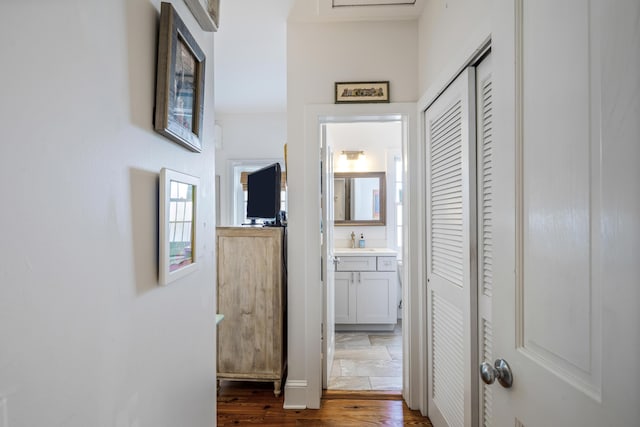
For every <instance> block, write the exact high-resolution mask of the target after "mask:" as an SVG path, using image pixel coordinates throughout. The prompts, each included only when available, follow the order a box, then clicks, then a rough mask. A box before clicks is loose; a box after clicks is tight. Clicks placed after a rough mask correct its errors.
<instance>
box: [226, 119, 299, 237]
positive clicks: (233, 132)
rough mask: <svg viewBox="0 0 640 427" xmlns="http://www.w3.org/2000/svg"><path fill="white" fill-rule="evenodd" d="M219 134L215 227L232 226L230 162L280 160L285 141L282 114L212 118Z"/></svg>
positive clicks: (285, 129) (285, 134)
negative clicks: (217, 196) (218, 193)
mask: <svg viewBox="0 0 640 427" xmlns="http://www.w3.org/2000/svg"><path fill="white" fill-rule="evenodd" d="M216 123H217V124H218V125H219V126H220V128H221V131H222V148H221V149H219V150H218V151H217V152H216V175H220V218H219V221H218V225H232V224H233V193H232V190H233V185H234V183H233V171H232V166H231V162H233V161H234V160H248V159H253V160H267V159H284V144H285V143H286V140H287V115H286V113H251V114H226V113H219V114H216Z"/></svg>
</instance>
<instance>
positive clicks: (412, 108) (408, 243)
mask: <svg viewBox="0 0 640 427" xmlns="http://www.w3.org/2000/svg"><path fill="white" fill-rule="evenodd" d="M416 113H417V109H416V104H415V103H389V104H358V105H336V104H319V105H309V106H307V107H306V108H305V140H306V141H309V144H310V146H313V147H315V149H312V150H306V153H307V154H306V156H308V157H307V159H306V160H307V162H306V164H318V165H319V158H318V157H319V153H320V147H321V144H322V141H321V132H320V127H321V126H322V125H323V124H326V123H343V122H354V121H381V120H391V119H393V120H400V121H402V133H403V137H402V156H403V162H404V163H405V165H406V167H405V170H404V173H403V180H404V182H405V183H406V185H407V187H406V190H405V194H406V197H405V204H404V209H403V215H404V218H403V220H404V224H406V227H405V228H404V230H403V233H404V236H403V237H404V242H405V245H404V246H403V259H404V263H405V268H404V272H403V289H402V292H403V301H405V304H404V305H403V310H404V311H403V315H402V317H403V390H402V395H403V397H404V399H405V401H406V403H407V405H408V406H409V407H410V408H412V409H418V408H420V400H421V394H422V392H421V390H424V389H425V384H423V381H422V380H423V376H422V375H419V373H420V360H422V359H424V357H425V356H426V354H424V353H423V351H422V349H423V348H426V347H424V346H422V342H421V337H422V336H424V331H423V330H422V329H423V328H424V326H423V324H421V322H420V313H421V312H422V311H424V308H425V307H424V306H422V304H421V302H422V301H423V299H422V298H421V293H422V291H421V290H420V284H421V283H422V280H419V278H420V277H423V275H422V273H421V272H420V271H421V269H422V265H421V263H420V262H419V261H420V258H419V256H418V254H420V253H422V251H421V246H422V244H421V241H420V240H421V239H415V238H413V239H412V238H411V235H412V234H413V235H414V236H420V235H421V234H420V233H419V232H418V231H419V230H415V227H416V226H417V225H418V223H419V222H418V220H419V215H421V214H422V211H421V210H420V209H412V208H411V202H412V201H417V202H419V201H420V200H421V199H420V196H419V195H420V192H419V191H421V190H422V180H421V179H420V177H418V176H417V175H416V173H417V172H418V170H419V169H418V166H419V165H418V162H417V159H418V158H419V156H418V153H417V152H416V149H417V148H418V145H419V144H417V141H418V139H417V114H416ZM310 176H311V175H310ZM313 176H316V177H317V178H316V179H317V180H318V185H317V191H318V193H317V195H316V199H317V200H319V199H320V196H321V195H320V185H319V180H320V174H319V170H318V173H317V174H315V175H313ZM418 187H419V188H418ZM416 204H417V205H420V203H416ZM318 216H319V217H320V216H321V212H318ZM318 219H320V218H318ZM313 227H314V228H315V230H314V234H315V235H317V236H319V235H320V221H319V220H318V221H317V222H315V223H314V225H313ZM412 227H413V228H412ZM409 229H411V230H412V233H409ZM307 251H308V258H307V260H308V262H312V263H316V262H318V261H317V260H319V259H320V255H321V254H320V247H319V246H317V247H316V245H310V246H309V247H308V249H307ZM316 271H317V270H315V269H313V268H312V269H309V270H308V273H309V274H310V275H311V277H308V279H309V280H308V283H319V282H320V276H319V275H318V274H317V273H316ZM405 284H406V286H405ZM308 291H309V296H308V301H322V300H323V294H324V288H323V287H322V286H312V287H309V288H308ZM322 311H323V310H322V307H311V306H309V307H308V311H307V318H308V319H309V321H308V322H307V323H306V325H305V330H306V334H305V336H306V344H307V345H306V348H308V349H316V348H317V349H320V347H321V340H322V336H321V324H322ZM322 363H323V361H322V354H321V352H320V351H309V352H307V366H306V370H307V375H306V377H307V381H308V383H307V384H306V385H307V387H306V388H307V390H306V391H307V393H306V396H307V401H306V407H308V408H317V407H319V405H320V398H321V397H322ZM420 409H422V408H420Z"/></svg>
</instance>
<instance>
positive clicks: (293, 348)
mask: <svg viewBox="0 0 640 427" xmlns="http://www.w3.org/2000/svg"><path fill="white" fill-rule="evenodd" d="M287 40H288V48H287V57H288V59H287V63H288V65H287V74H288V86H287V93H288V96H287V98H288V101H287V119H288V123H287V140H288V145H289V169H288V175H289V177H288V181H289V234H288V235H289V369H288V379H287V385H286V389H285V405H286V406H288V407H299V406H300V405H305V404H307V403H308V402H312V404H318V403H319V398H318V400H317V403H315V400H316V396H315V393H316V390H311V389H312V388H314V387H315V384H317V383H316V381H317V378H311V377H310V375H315V372H316V370H317V367H316V366H308V365H307V360H309V358H311V359H310V360H314V358H315V355H312V353H316V352H317V353H318V354H319V351H320V348H319V347H320V342H319V339H318V340H317V341H318V342H315V339H313V338H314V337H312V339H311V341H308V340H307V339H305V338H306V337H305V334H306V335H308V336H310V335H309V334H307V331H308V330H310V329H309V328H313V329H312V330H314V331H315V330H316V329H315V325H309V326H308V325H307V322H308V321H309V319H313V318H315V316H316V310H317V300H315V299H314V300H313V301H312V300H310V299H309V298H310V293H312V294H313V297H314V298H315V293H314V292H315V291H316V290H317V289H318V287H319V279H320V274H319V266H318V265H317V264H318V263H317V262H316V260H317V259H318V258H319V247H320V242H319V200H318V198H319V197H318V195H319V177H320V173H319V148H318V146H317V142H316V141H314V139H313V135H314V134H316V135H317V133H314V131H312V132H311V137H309V136H308V135H307V134H305V120H306V117H305V108H307V109H308V108H309V106H310V105H311V104H333V101H334V83H335V82H336V81H366V80H389V81H390V95H391V101H392V102H408V101H414V100H415V99H416V97H417V96H416V95H417V82H418V78H417V70H418V65H417V55H416V52H417V22H416V21H396V22H359V23H331V24H318V23H308V22H307V23H298V22H291V21H290V22H289V24H288V30H287ZM347 107H348V106H345V110H344V111H350V110H349V109H348V108H347ZM319 328H320V325H317V329H318V333H319ZM310 373H311V374H310ZM307 387H309V390H308V388H307ZM307 391H309V399H307V397H308V396H307V394H306V393H307Z"/></svg>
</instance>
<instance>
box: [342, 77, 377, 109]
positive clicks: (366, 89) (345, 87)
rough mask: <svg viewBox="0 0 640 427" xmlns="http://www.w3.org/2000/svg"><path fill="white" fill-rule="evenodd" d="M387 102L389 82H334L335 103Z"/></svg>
mask: <svg viewBox="0 0 640 427" xmlns="http://www.w3.org/2000/svg"><path fill="white" fill-rule="evenodd" d="M369 102H389V82H388V81H381V82H336V85H335V103H336V104H353V103H369Z"/></svg>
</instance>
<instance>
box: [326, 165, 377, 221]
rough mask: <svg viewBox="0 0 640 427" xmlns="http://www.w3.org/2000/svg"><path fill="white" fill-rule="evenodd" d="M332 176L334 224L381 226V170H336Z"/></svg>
mask: <svg viewBox="0 0 640 427" xmlns="http://www.w3.org/2000/svg"><path fill="white" fill-rule="evenodd" d="M333 179H334V193H333V195H334V199H333V206H334V224H335V225H385V221H386V215H385V214H386V210H385V208H386V200H387V198H386V191H385V173H384V172H336V173H334V175H333Z"/></svg>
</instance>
